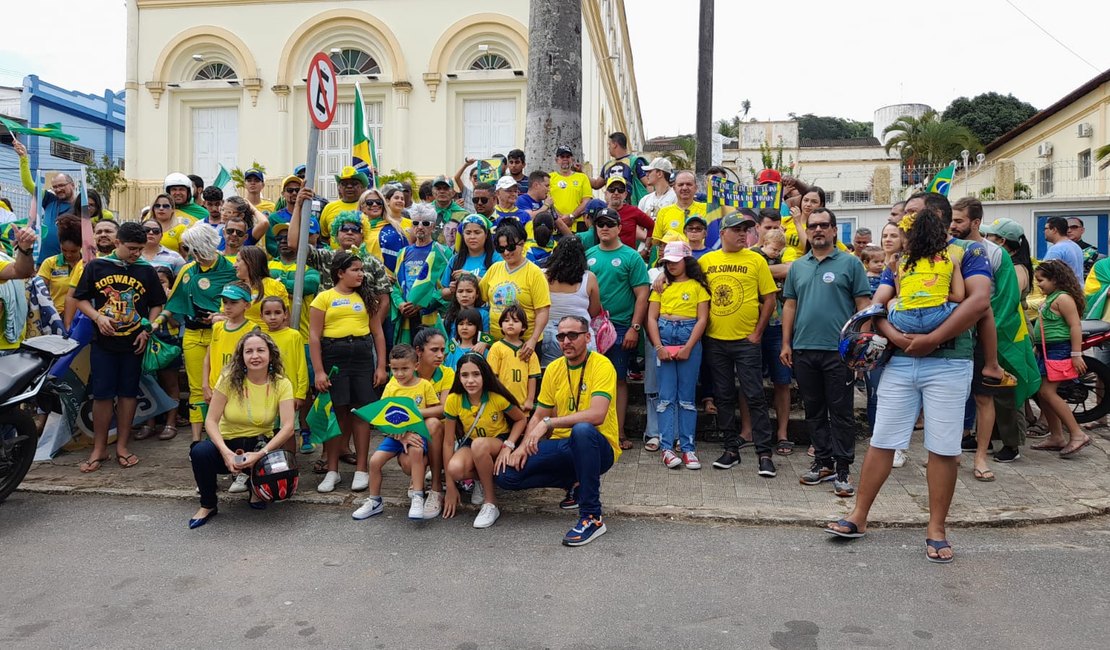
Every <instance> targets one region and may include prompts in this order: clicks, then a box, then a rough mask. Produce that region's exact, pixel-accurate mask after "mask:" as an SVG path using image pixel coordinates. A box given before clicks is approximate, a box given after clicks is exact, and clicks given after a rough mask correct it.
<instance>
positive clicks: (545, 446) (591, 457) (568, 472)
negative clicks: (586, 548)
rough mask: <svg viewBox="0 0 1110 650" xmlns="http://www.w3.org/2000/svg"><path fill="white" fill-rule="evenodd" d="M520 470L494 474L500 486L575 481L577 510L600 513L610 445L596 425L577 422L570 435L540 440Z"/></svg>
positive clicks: (568, 485) (562, 485) (515, 487)
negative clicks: (602, 477) (602, 482)
mask: <svg viewBox="0 0 1110 650" xmlns="http://www.w3.org/2000/svg"><path fill="white" fill-rule="evenodd" d="M539 447H540V448H539V451H537V452H536V453H535V454H533V455H532V456H529V458H528V461H527V462H525V463H524V467H522V468H521V469H520V470H519V471H518V470H515V469H513V468H511V467H509V468H506V469H505V471H504V472H502V473H501V474H499V475H498V476H496V477H494V478H495V480H496V481H497V487H499V488H501V489H502V490H530V489H532V488H545V487H553V488H562V489H564V490H569V489H570V488H571V487H573V486H574V484H575V482H577V483H578V512H579V514H580V515H581V516H582V517H587V516H589V515H594V516H596V517H600V516H601V475H602V474H604V473H605V472H607V471H609V468H610V467H612V466H613V448H612V447H610V446H609V441H608V440H607V439H606V438H605V436H603V435H601V432H600V431H598V430H597V427H595V426H593V425H591V424H586V423H584V422H580V423H578V424H576V425H574V426H573V427H572V428H571V430H570V437H569V438H561V439H559V440H541V441H540V443H539Z"/></svg>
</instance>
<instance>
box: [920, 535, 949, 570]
mask: <svg viewBox="0 0 1110 650" xmlns="http://www.w3.org/2000/svg"><path fill="white" fill-rule="evenodd" d="M946 548H952V545H951V544H949V543H948V540H946V539H929V538H925V559H927V560H929V561H930V562H933V563H935V564H948V563H950V562H952V560H955V559H956V556H955V554H953V555H952V557H948V558H945V557H941V556H940V552H941V550H942V549H946ZM929 549H933V551H935V552H936V556H935V557H934V556H932V555H929Z"/></svg>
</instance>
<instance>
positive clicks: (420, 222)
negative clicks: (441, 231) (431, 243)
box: [412, 221, 435, 228]
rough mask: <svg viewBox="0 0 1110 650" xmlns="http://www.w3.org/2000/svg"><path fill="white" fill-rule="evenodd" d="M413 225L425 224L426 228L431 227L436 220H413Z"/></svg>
mask: <svg viewBox="0 0 1110 650" xmlns="http://www.w3.org/2000/svg"><path fill="white" fill-rule="evenodd" d="M412 225H413V226H423V227H424V228H431V227H432V226H433V225H435V222H434V221H413V222H412Z"/></svg>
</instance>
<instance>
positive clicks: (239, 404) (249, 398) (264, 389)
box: [215, 323, 293, 451]
mask: <svg viewBox="0 0 1110 650" xmlns="http://www.w3.org/2000/svg"><path fill="white" fill-rule="evenodd" d="M217 324H219V323H217ZM243 388H244V389H245V392H246V395H239V394H237V393H235V392H234V391H233V390H232V389H231V379H230V377H229V376H228V374H227V373H223V374H222V375H220V378H219V381H218V382H217V383H216V389H215V390H216V391H217V392H220V393H223V394H224V395H226V396H227V406H225V407H224V414H223V416H221V417H220V435H221V436H223V439H224V440H226V441H231V440H235V439H237V438H246V437H248V436H266V437H267V438H269V437H271V435H272V434H273V431H274V421H276V420H277V419H278V407H279V406H280V404H281V403H282V402H284V401H285V400H291V399H293V384H292V383H290V381H289V379H288V378H286V377H278V378H277V381H276V382H275V383H273V384H270V383H269V382H267V383H266V384H265V385H264V386H259V385H257V384H253V383H251V382H250V381H249V380H243ZM228 447H230V448H231V450H232V451H235V447H234V446H233V445H228ZM243 451H254V450H253V449H244V450H243Z"/></svg>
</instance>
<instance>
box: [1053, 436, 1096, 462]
mask: <svg viewBox="0 0 1110 650" xmlns="http://www.w3.org/2000/svg"><path fill="white" fill-rule="evenodd" d="M1089 444H1091V437H1090V436H1087V439H1086V440H1084V441H1083V442H1081V443H1079V446H1078V447H1076V448H1075V449H1068V448H1067V447H1064V448H1063V449H1061V450H1060V458H1071V457H1072V456H1074V455H1076V454H1078V453H1079V450H1080V449H1083V448H1084V447H1086V446H1087V445H1089ZM1068 446H1071V445H1070V444H1069V445H1068Z"/></svg>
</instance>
